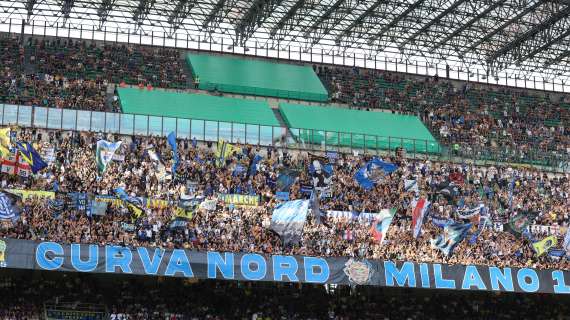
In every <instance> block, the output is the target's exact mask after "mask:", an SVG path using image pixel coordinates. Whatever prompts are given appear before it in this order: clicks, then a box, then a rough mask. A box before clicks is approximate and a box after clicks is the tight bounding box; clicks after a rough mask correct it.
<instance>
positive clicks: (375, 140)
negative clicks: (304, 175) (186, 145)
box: [0, 104, 570, 172]
mask: <svg viewBox="0 0 570 320" xmlns="http://www.w3.org/2000/svg"><path fill="white" fill-rule="evenodd" d="M0 107H1V110H0V111H1V117H0V118H1V122H0V124H1V125H17V126H21V127H32V128H45V129H58V130H76V131H90V132H105V133H118V134H124V135H139V136H167V135H168V134H169V133H170V132H173V131H174V132H175V133H176V136H177V137H178V138H182V139H196V140H199V141H210V142H217V141H218V140H219V139H224V140H226V141H228V142H231V143H247V144H251V145H259V146H274V147H281V148H289V149H298V150H307V151H322V152H326V151H334V152H340V153H359V154H371V155H380V154H385V153H386V152H392V151H395V150H397V149H400V148H401V149H404V150H406V152H407V156H408V157H411V158H428V157H429V158H430V159H433V160H437V161H452V162H458V163H462V162H466V161H469V162H474V163H477V164H504V163H509V164H510V165H514V166H517V165H521V164H522V165H532V166H535V167H539V168H540V169H542V170H548V171H556V172H570V165H569V162H570V161H568V159H567V158H564V157H561V156H558V157H557V156H555V155H553V154H551V153H542V152H538V151H537V152H535V153H533V154H532V155H528V158H524V159H521V158H520V157H518V158H517V157H516V156H514V155H512V154H508V153H505V152H503V153H492V152H490V151H489V150H488V149H481V148H478V147H477V146H469V147H470V150H469V151H468V152H466V150H460V151H459V152H454V151H453V150H450V149H448V148H444V147H442V146H441V145H440V144H439V143H438V142H437V141H428V140H419V139H408V138H401V137H383V136H376V135H365V134H354V133H346V132H332V131H323V130H314V129H304V128H286V127H275V126H262V125H254V124H245V123H236V122H221V121H212V120H202V119H183V118H171V117H160V116H148V115H139V114H124V113H113V112H99V111H86V110H77V109H56V108H45V107H32V106H24V105H13V104H0Z"/></svg>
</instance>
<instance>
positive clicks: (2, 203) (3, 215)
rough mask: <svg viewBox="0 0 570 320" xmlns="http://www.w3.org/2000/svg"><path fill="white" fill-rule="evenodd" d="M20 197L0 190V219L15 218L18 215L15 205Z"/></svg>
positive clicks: (17, 208)
mask: <svg viewBox="0 0 570 320" xmlns="http://www.w3.org/2000/svg"><path fill="white" fill-rule="evenodd" d="M20 200H21V198H20V197H19V196H17V195H15V194H13V193H10V192H6V191H0V220H15V219H17V218H18V216H19V215H20V207H19V206H18V205H17V204H18V202H19V201H20Z"/></svg>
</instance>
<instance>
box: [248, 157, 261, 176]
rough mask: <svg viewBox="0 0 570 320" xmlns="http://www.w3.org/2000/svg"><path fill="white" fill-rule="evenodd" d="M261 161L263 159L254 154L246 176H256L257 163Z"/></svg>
mask: <svg viewBox="0 0 570 320" xmlns="http://www.w3.org/2000/svg"><path fill="white" fill-rule="evenodd" d="M261 159H263V157H262V156H261V155H259V154H256V155H255V157H253V160H251V163H250V165H249V172H248V175H250V176H254V175H256V174H257V164H258V163H259V161H261Z"/></svg>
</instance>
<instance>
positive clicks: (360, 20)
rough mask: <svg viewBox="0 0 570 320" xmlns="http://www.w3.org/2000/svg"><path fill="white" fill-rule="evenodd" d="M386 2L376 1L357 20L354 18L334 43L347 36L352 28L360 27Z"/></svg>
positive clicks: (382, 0)
mask: <svg viewBox="0 0 570 320" xmlns="http://www.w3.org/2000/svg"><path fill="white" fill-rule="evenodd" d="M384 2H386V1H385V0H376V2H375V3H374V4H373V5H371V6H370V7H368V9H366V11H364V12H363V13H362V14H361V15H360V16H358V18H356V19H355V20H354V21H353V22H352V23H351V24H350V25H349V26H348V27H347V28H346V29H344V30H343V31H342V32H341V33H340V34H339V35H338V36H336V38H335V43H337V44H338V43H340V42H341V40H342V39H343V38H345V37H346V36H348V35H349V34H350V33H351V32H352V30H353V29H354V28H356V27H357V26H360V25H362V23H363V22H364V21H365V20H366V18H368V17H369V16H370V15H372V14H374V13H375V11H376V9H378V7H379V6H380V5H381V4H382V3H384Z"/></svg>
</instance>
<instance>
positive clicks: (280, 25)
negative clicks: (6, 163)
mask: <svg viewBox="0 0 570 320" xmlns="http://www.w3.org/2000/svg"><path fill="white" fill-rule="evenodd" d="M305 2H307V1H306V0H298V1H297V2H295V4H294V5H293V6H292V7H291V8H289V11H287V13H286V14H285V15H284V16H283V17H282V18H281V19H280V20H279V22H277V24H275V26H274V27H273V28H272V29H271V31H269V37H270V38H273V37H275V35H276V34H277V32H278V31H279V30H283V29H284V28H285V27H286V25H287V24H288V23H289V22H290V21H291V20H295V17H296V16H297V11H300V9H301V8H306V7H305V6H304V5H305Z"/></svg>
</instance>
